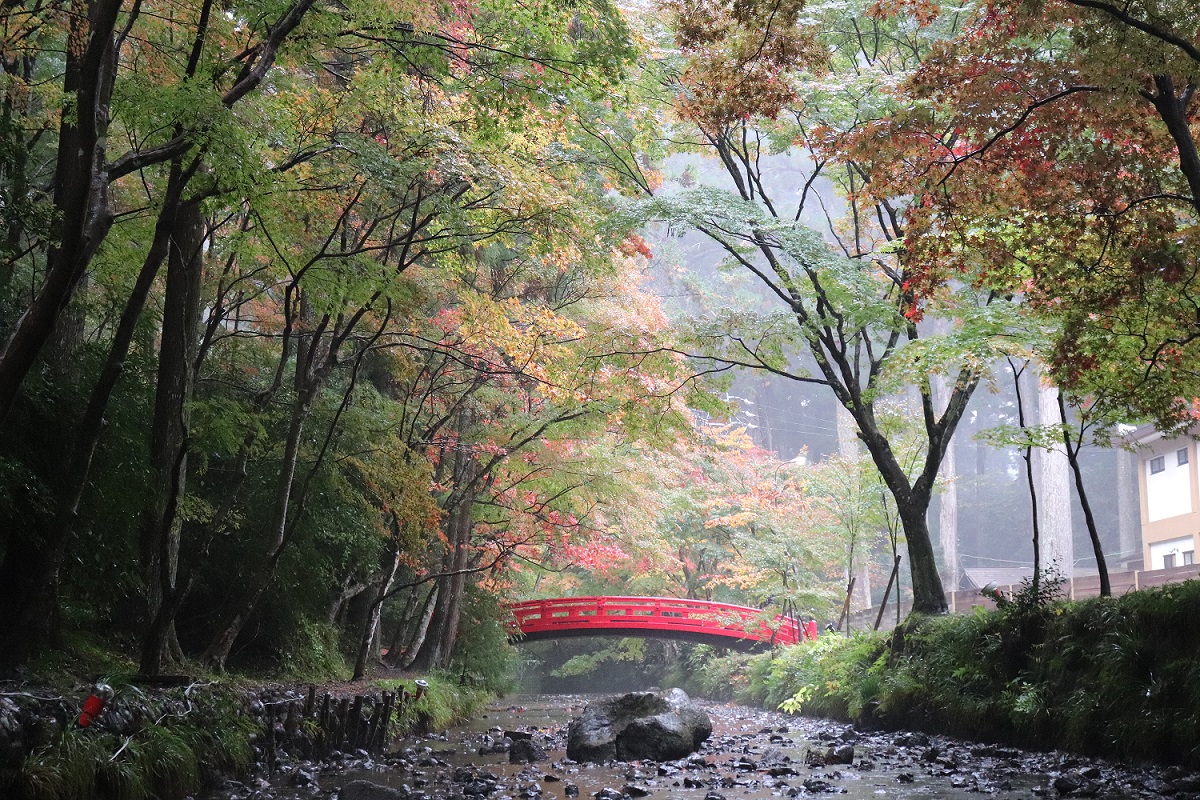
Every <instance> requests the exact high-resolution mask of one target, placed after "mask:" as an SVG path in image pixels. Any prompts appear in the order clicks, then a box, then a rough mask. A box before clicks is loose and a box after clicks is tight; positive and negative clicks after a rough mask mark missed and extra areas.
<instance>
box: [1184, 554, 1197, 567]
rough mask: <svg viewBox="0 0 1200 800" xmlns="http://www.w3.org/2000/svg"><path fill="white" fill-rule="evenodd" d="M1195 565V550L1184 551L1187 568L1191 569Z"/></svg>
mask: <svg viewBox="0 0 1200 800" xmlns="http://www.w3.org/2000/svg"><path fill="white" fill-rule="evenodd" d="M1195 563H1196V551H1195V550H1184V551H1183V565H1184V566H1185V567H1190V566H1191V565H1192V564H1195Z"/></svg>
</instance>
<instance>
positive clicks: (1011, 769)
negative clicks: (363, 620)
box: [322, 696, 1052, 800]
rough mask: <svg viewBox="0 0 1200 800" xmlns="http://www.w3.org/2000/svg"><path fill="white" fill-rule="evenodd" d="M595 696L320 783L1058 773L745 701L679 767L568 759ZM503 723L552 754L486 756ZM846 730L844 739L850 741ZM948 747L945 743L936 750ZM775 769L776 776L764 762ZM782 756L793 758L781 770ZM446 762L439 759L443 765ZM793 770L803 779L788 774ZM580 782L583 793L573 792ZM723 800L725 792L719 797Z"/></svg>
mask: <svg viewBox="0 0 1200 800" xmlns="http://www.w3.org/2000/svg"><path fill="white" fill-rule="evenodd" d="M588 699H589V698H587V697H583V696H538V697H515V698H508V699H506V700H505V701H503V703H502V704H498V705H496V706H493V707H492V708H489V709H488V710H487V711H486V713H485V714H483V715H482V716H481V717H479V718H477V719H474V720H472V721H471V722H469V723H467V724H466V725H463V726H461V727H458V728H455V729H454V730H451V731H449V732H447V733H446V734H445V735H444V736H443V735H437V736H432V737H426V738H424V739H420V740H415V741H412V742H408V743H406V746H407V747H408V748H409V750H408V753H407V755H406V756H405V759H406V760H407V761H409V762H410V763H411V764H412V765H413V766H412V768H411V769H408V770H398V769H396V768H394V767H384V766H379V767H376V768H374V769H367V770H352V771H348V772H344V773H341V774H339V775H336V776H333V775H330V776H326V778H324V779H323V780H322V784H323V785H325V786H326V787H327V788H329V789H332V788H337V787H339V786H341V785H344V783H346V782H349V781H351V780H356V779H364V780H370V781H372V782H375V783H379V784H384V785H388V786H392V787H395V788H404V787H408V788H410V789H413V790H417V791H423V792H426V793H428V794H429V795H431V796H432V797H434V798H437V797H444V796H447V795H448V794H449V793H450V788H451V787H450V784H449V778H450V776H452V775H453V772H454V771H455V769H456V768H462V767H473V768H476V769H477V770H479V771H480V772H483V773H489V774H490V775H491V776H494V777H495V778H496V779H498V781H499V785H498V787H497V789H496V791H495V792H494V793H492V794H491V795H490V798H491V800H500V799H501V798H535V797H540V798H542V800H574V797H581V798H589V797H592V796H593V795H594V794H595V793H597V792H599V791H601V790H602V789H613V790H616V791H617V792H620V791H622V790H624V789H625V788H626V787H628V786H630V785H632V786H635V787H639V788H641V789H643V790H648V791H649V796H650V797H651V798H662V799H664V800H665V799H667V798H671V799H676V800H705V798H706V797H707V796H709V795H710V793H712V792H716V793H718V794H719V795H721V796H722V797H724V798H727V799H728V800H733V798H739V799H740V798H745V800H768V798H778V797H792V796H808V795H816V794H827V795H829V796H841V797H845V798H848V799H852V800H867V798H870V799H871V800H875V798H879V797H889V798H905V799H911V800H917V799H918V798H920V799H921V800H967V798H977V797H978V795H979V794H980V793H981V792H982V793H985V794H996V795H998V796H1001V797H1026V798H1027V797H1030V796H1031V794H1032V793H1035V792H1036V793H1039V794H1040V793H1041V792H1042V791H1044V789H1042V787H1046V786H1048V783H1049V781H1050V780H1051V778H1052V776H1049V775H1047V774H1046V773H1045V772H1043V771H1039V770H1038V769H1037V768H1036V767H1035V766H1034V765H1032V764H1031V762H1030V760H1029V759H1028V758H1027V757H1024V756H1023V754H1020V753H1018V752H1017V751H1010V750H1004V749H998V748H986V747H976V748H973V749H972V748H970V746H969V745H961V746H958V747H948V746H946V745H945V744H944V743H941V742H940V741H939V742H933V743H931V742H929V741H927V740H925V739H924V738H923V737H918V738H917V739H916V741H915V742H914V741H912V737H911V736H910V737H909V738H908V739H906V738H904V737H903V736H897V735H894V734H879V735H862V734H856V733H854V732H853V731H852V730H849V729H847V728H846V727H845V726H839V725H834V724H830V723H827V722H824V721H820V720H814V719H808V718H803V717H787V716H784V715H782V714H774V713H770V712H764V711H760V710H757V709H752V708H747V707H744V706H736V705H718V704H706V709H707V710H708V712H709V715H710V716H711V717H712V720H713V735H712V737H711V738H710V739H709V741H708V742H706V743H705V745H704V747H703V748H702V749H701V750H700V751H699V753H698V754H697V756H699V757H701V758H702V760H703V761H702V762H701V760H700V759H699V758H694V759H690V760H688V761H686V762H673V763H671V764H664V765H658V764H652V763H637V762H634V763H628V764H626V763H614V764H608V765H593V764H576V763H573V762H570V761H567V760H566V753H565V742H566V736H565V732H566V726H567V723H568V722H569V721H570V719H571V717H572V716H576V715H578V714H579V713H580V712H581V711H582V710H583V707H584V705H586V703H587V701H588ZM505 730H517V731H529V732H532V733H533V734H534V741H535V742H537V743H539V744H541V745H542V746H543V747H544V748H545V749H546V753H547V759H546V760H545V761H540V762H538V763H536V764H533V765H525V764H510V763H509V762H508V756H507V754H506V753H490V752H489V753H486V754H484V755H480V748H481V747H483V748H485V749H487V748H489V747H490V745H491V744H492V743H493V742H495V741H497V740H499V739H501V738H502V732H503V731H505ZM839 737H845V739H846V741H845V742H843V741H842V739H841V738H839ZM843 743H852V744H853V745H854V747H855V756H854V763H853V764H851V765H839V766H836V767H835V766H827V767H826V766H808V765H807V764H806V756H807V755H808V754H809V752H810V751H813V752H816V753H823V752H824V751H825V750H826V749H827V748H828V747H830V746H831V745H840V744H843ZM939 744H941V746H940V747H939V746H938V745H939ZM764 756H766V757H767V760H768V761H770V763H772V764H775V765H776V768H775V769H774V770H773V771H774V772H775V773H776V776H775V777H773V776H772V775H771V774H770V772H768V771H767V770H766V769H763V768H756V767H757V766H758V762H760V761H763V760H764ZM781 756H782V757H786V759H787V761H786V763H785V765H784V766H783V767H782V768H780V767H779V766H778V765H779V763H780V761H781ZM439 762H440V763H439ZM789 770H791V771H794V773H795V774H781V773H787V772H788V771H789ZM569 787H575V788H576V789H577V790H578V794H577V795H576V794H573V789H571V788H569ZM709 800H715V798H711V797H710V798H709Z"/></svg>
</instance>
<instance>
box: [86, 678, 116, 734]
mask: <svg viewBox="0 0 1200 800" xmlns="http://www.w3.org/2000/svg"><path fill="white" fill-rule="evenodd" d="M112 696H113V690H112V689H111V688H109V687H108V686H106V685H105V684H103V683H98V684H96V685H95V686H94V687H93V688H92V693H91V694H90V695H88V699H87V700H84V701H83V713H81V714H80V715H79V727H81V728H86V727H88V726H90V725H91V724H92V720H94V719H95V718H96V717H98V716H100V712H101V711H103V710H104V704H105V703H107V702H108V699H109V698H110V697H112Z"/></svg>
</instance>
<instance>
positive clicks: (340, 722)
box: [333, 697, 350, 750]
mask: <svg viewBox="0 0 1200 800" xmlns="http://www.w3.org/2000/svg"><path fill="white" fill-rule="evenodd" d="M349 718H350V698H349V697H343V698H342V700H341V702H340V703H338V713H337V735H336V736H334V739H333V749H334V750H341V749H342V744H343V743H344V742H345V741H346V721H347V720H348V719H349Z"/></svg>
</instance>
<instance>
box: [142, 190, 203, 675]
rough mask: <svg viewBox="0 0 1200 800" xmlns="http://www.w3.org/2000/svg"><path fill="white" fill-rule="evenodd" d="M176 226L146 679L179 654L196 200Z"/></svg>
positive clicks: (155, 486) (145, 536)
mask: <svg viewBox="0 0 1200 800" xmlns="http://www.w3.org/2000/svg"><path fill="white" fill-rule="evenodd" d="M174 229H175V235H174V236H172V237H171V248H170V254H169V257H168V262H167V281H166V295H165V298H164V302H163V321H162V334H161V340H160V341H161V343H160V345H159V357H158V381H157V387H156V389H157V391H156V394H155V403H154V420H153V423H152V424H151V440H150V459H149V460H150V467H151V470H152V488H151V495H150V498H149V500H148V501H147V505H146V507H145V508H144V509H143V510H142V516H141V523H140V531H139V545H140V549H141V557H142V569H143V574H144V575H145V579H146V592H147V609H148V612H149V613H148V617H149V620H150V624H149V627H148V629H147V631H146V634H145V636H144V637H143V641H142V655H141V671H142V673H144V674H146V675H157V674H159V673H160V672H161V670H162V668H163V665H164V663H169V662H170V660H171V659H172V658H173V655H174V653H176V652H177V651H178V650H179V647H178V643H177V640H176V638H175V614H176V612H177V611H178V609H179V607H180V604H181V601H182V599H183V598H182V597H180V596H179V595H180V591H179V587H178V585H177V580H176V579H177V575H178V570H179V531H180V520H179V519H178V513H177V512H178V508H179V501H180V499H181V498H182V497H183V494H184V492H185V489H186V482H187V461H188V425H189V416H190V415H189V411H188V405H189V403H190V402H191V398H192V388H193V385H194V381H193V377H194V368H195V361H196V350H197V347H198V344H199V333H200V331H199V328H200V283H201V276H202V273H203V269H202V268H203V253H202V245H203V241H204V230H205V225H204V217H203V216H202V215H201V213H200V207H199V205H198V204H197V203H188V204H184V205H183V206H181V207H180V209H179V214H178V218H177V220H176V224H175V226H174Z"/></svg>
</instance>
